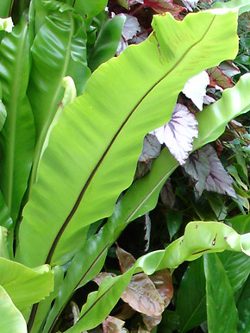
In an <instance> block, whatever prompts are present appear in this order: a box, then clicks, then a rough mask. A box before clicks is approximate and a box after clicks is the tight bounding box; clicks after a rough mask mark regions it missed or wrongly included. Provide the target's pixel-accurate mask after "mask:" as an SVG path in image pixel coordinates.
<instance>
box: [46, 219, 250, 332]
mask: <svg viewBox="0 0 250 333" xmlns="http://www.w3.org/2000/svg"><path fill="white" fill-rule="evenodd" d="M243 247H244V251H246V252H248V251H249V250H250V235H249V234H245V235H239V234H237V233H236V232H235V231H234V230H233V229H232V228H230V227H228V226H227V225H225V224H223V223H218V222H190V223H189V224H188V225H187V226H186V229H185V233H184V236H182V237H180V238H178V239H177V240H175V241H174V242H173V243H171V244H170V245H169V246H168V247H167V248H166V249H165V250H159V251H156V252H151V253H149V254H147V255H145V256H143V257H141V258H139V259H138V260H137V261H136V263H135V265H134V266H132V267H131V268H130V269H129V270H128V271H127V272H125V273H124V274H122V275H120V276H117V277H115V278H112V277H108V278H107V279H106V280H104V282H103V283H102V284H101V285H100V288H99V290H98V291H96V292H93V293H91V294H89V296H88V300H87V302H86V304H85V305H84V306H83V308H82V310H81V314H80V318H79V320H78V322H77V323H76V324H75V325H74V326H73V327H72V328H70V329H69V330H67V331H66V332H67V333H80V332H82V331H84V330H88V329H91V328H94V327H96V326H97V325H98V324H99V323H101V322H102V321H103V319H104V318H105V317H106V316H107V315H108V314H109V313H110V311H111V309H112V308H113V306H114V305H115V304H116V303H117V301H118V300H119V297H120V295H121V293H122V292H123V291H124V289H125V288H126V287H127V285H128V283H129V281H130V279H131V277H132V275H133V274H134V273H137V272H140V271H144V272H145V273H146V274H148V275H150V274H153V273H154V272H155V271H156V270H161V269H164V268H176V267H178V266H179V265H180V264H181V263H183V261H185V260H189V261H192V260H195V259H197V258H199V257H201V256H202V255H203V254H205V253H215V252H222V251H224V250H231V251H232V250H233V251H242V250H243ZM208 269H209V270H210V269H212V268H211V267H209V268H207V270H208ZM208 275H209V276H208ZM210 275H211V271H209V273H207V278H210ZM218 278H219V279H220V281H223V282H224V281H226V279H224V275H222V276H220V272H218ZM218 282H219V280H218ZM217 288H218V287H217ZM220 288H221V291H220V293H222V292H223V284H221V285H220ZM226 288H227V290H228V291H230V290H229V288H231V286H230V283H229V281H228V280H227V283H226ZM225 294H226V293H225ZM213 297H214V293H213ZM226 297H228V298H227V300H228V301H231V299H232V301H233V293H232V289H231V294H230V293H229V294H228V296H225V295H224V296H223V297H222V298H223V299H225V298H226ZM225 306H228V309H229V310H231V308H233V302H232V304H231V308H230V306H229V305H228V304H226V305H224V307H223V309H222V310H221V312H220V313H222V312H223V313H224V308H225ZM231 314H233V312H231ZM230 322H233V318H232V321H230ZM219 323H220V324H221V321H220V322H218V324H219ZM231 327H232V326H231ZM48 331H49V326H45V329H44V330H43V333H47V332H48ZM209 332H210V331H209ZM211 332H214V331H211ZM218 332H219V331H218ZM223 332H232V333H233V332H234V331H230V330H228V331H223Z"/></svg>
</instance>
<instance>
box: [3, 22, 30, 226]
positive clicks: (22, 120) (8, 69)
mask: <svg viewBox="0 0 250 333" xmlns="http://www.w3.org/2000/svg"><path fill="white" fill-rule="evenodd" d="M29 54H30V41H29V29H28V23H27V22H26V21H25V20H22V21H21V22H20V24H19V25H18V26H16V27H15V28H14V30H13V32H12V33H11V34H8V35H7V36H6V37H5V38H4V39H3V41H2V43H1V46H0V82H1V84H2V88H3V102H4V104H5V106H6V110H7V119H6V122H5V125H4V128H3V130H2V132H1V150H2V154H1V179H0V184H1V189H2V193H3V195H4V198H5V202H6V204H7V206H8V208H9V211H10V215H11V217H12V218H13V219H14V220H15V219H16V217H17V214H18V211H19V207H20V203H21V200H22V197H23V194H24V192H25V190H26V187H27V181H28V177H29V173H30V169H31V162H32V158H33V148H34V140H35V138H34V136H35V133H34V121H33V115H32V112H31V108H30V104H29V101H28V98H27V96H26V90H27V85H28V80H29V72H30V56H29Z"/></svg>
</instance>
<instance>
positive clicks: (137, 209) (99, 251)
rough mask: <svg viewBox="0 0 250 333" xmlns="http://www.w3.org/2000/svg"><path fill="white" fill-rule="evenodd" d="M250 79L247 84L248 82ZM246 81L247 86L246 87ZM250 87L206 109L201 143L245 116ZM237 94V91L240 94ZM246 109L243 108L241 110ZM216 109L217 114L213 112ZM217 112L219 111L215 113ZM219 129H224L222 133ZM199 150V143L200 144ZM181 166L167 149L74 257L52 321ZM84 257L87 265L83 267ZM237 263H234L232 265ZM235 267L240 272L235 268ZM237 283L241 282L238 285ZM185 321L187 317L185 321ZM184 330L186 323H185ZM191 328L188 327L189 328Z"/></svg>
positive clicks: (239, 220) (231, 92)
mask: <svg viewBox="0 0 250 333" xmlns="http://www.w3.org/2000/svg"><path fill="white" fill-rule="evenodd" d="M246 79H247V81H245V80H246ZM242 80H243V82H244V84H242ZM249 87H250V75H248V76H244V77H243V78H242V79H241V80H240V81H239V83H238V85H236V86H235V87H234V88H233V89H230V90H229V91H228V92H229V94H228V93H227V94H225V93H224V94H223V96H222V99H221V101H220V102H217V103H219V106H220V109H219V108H217V106H216V104H217V103H215V104H214V105H213V107H209V108H206V109H204V110H203V111H202V112H203V113H204V115H205V116H204V117H203V118H200V119H198V122H199V124H200V123H201V124H200V127H201V126H202V127H203V137H200V141H201V142H204V141H205V142H209V141H211V140H214V139H216V138H217V137H216V135H218V136H219V135H220V134H221V133H222V132H223V131H224V128H225V120H226V119H227V120H228V121H229V120H231V119H233V118H234V117H235V116H237V115H238V114H240V113H241V112H242V113H244V112H246V110H247V107H246V106H245V103H246V105H249V107H250V100H249V99H248V100H247V99H246V96H248V95H247V94H246V91H247V89H249ZM236 91H237V92H236ZM229 96H234V97H236V96H239V98H238V101H241V102H239V104H237V105H236V104H234V105H232V106H231V108H230V109H231V110H234V112H235V114H233V113H232V112H230V114H231V117H232V118H231V119H229V118H226V117H225V115H224V114H225V110H228V108H227V109H226V108H225V107H226V106H228V105H229V103H228V101H229V100H230V99H233V97H229ZM241 107H242V109H241ZM213 110H214V111H213ZM215 110H216V112H215ZM208 117H210V119H212V117H213V118H214V117H216V118H217V122H216V126H215V128H214V131H213V130H212V128H210V127H208V126H207V127H205V124H206V123H207V121H208V120H207V119H208ZM205 128H207V131H205ZM218 128H219V129H220V130H218ZM196 147H197V148H198V147H199V146H198V144H196ZM177 166H178V162H177V161H176V160H175V159H174V158H173V157H172V155H171V154H170V153H169V152H168V151H167V150H166V149H164V150H163V151H162V152H161V154H160V156H159V158H158V159H157V160H156V161H155V162H154V163H153V166H152V169H151V171H150V173H149V174H148V175H147V176H145V177H143V178H142V179H140V180H138V181H136V182H135V183H134V184H133V185H132V186H131V187H130V188H129V189H128V191H127V192H126V194H125V195H124V196H123V197H122V198H121V200H120V201H119V202H118V204H117V205H116V208H115V211H114V214H113V215H112V216H111V218H110V219H109V220H108V222H107V224H106V225H105V226H104V227H103V228H102V229H101V230H100V231H99V233H98V234H97V235H94V236H93V237H91V238H90V239H88V241H87V243H86V244H85V245H84V246H83V248H82V249H81V250H80V251H79V252H78V253H77V255H76V256H75V257H74V259H73V261H72V263H71V265H70V266H69V269H68V271H67V275H66V278H65V280H64V283H63V284H62V286H61V288H60V293H59V296H58V298H57V300H56V302H55V304H54V306H53V308H52V310H51V312H50V314H49V317H48V322H53V321H54V320H55V318H56V317H57V315H58V313H59V312H61V311H62V309H63V307H64V306H65V305H66V303H67V302H68V300H69V299H70V296H71V295H72V293H73V291H74V290H75V289H76V288H78V287H79V286H81V285H84V284H86V283H87V282H89V281H90V280H91V279H93V277H94V276H95V275H96V274H98V272H99V271H100V270H101V268H102V265H103V263H104V260H105V258H106V255H107V250H108V248H109V246H110V245H111V244H113V243H114V242H115V241H116V239H117V237H118V236H119V235H120V233H121V232H122V231H123V230H124V228H125V227H126V226H127V225H128V223H130V222H131V221H133V220H134V219H136V218H137V217H139V216H141V215H143V214H145V213H147V212H148V211H150V210H152V209H153V208H154V207H155V205H156V203H157V201H158V196H159V192H160V190H161V188H162V186H163V184H164V183H165V182H166V180H167V178H168V177H169V176H170V175H171V174H172V172H173V171H174V170H175V168H176V167H177ZM247 221H249V216H241V217H238V218H237V219H234V220H230V221H229V222H230V223H231V224H233V226H234V227H235V228H237V227H239V226H240V225H244V226H242V227H241V229H236V230H237V231H238V232H241V233H244V232H248V231H250V230H249V229H248V228H247V225H248V222H247ZM228 256H230V257H231V258H233V257H237V258H238V259H239V260H243V261H244V270H242V271H241V274H237V275H236V274H235V273H234V269H230V272H232V273H231V275H232V278H233V276H234V278H235V282H236V281H238V283H240V284H241V283H242V281H244V279H245V277H246V276H247V271H248V266H247V261H248V260H249V259H248V258H246V259H243V258H245V257H244V254H239V253H233V254H232V253H230V254H228ZM83 258H84V265H83V264H82V262H83ZM230 263H232V262H231V261H230V260H229V261H227V265H229V264H230ZM232 264H233V263H232ZM232 268H235V269H236V266H235V265H233V266H232ZM236 284H237V283H236ZM183 320H184V318H183ZM183 327H184V323H183ZM187 327H188V326H187Z"/></svg>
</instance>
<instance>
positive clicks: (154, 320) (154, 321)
mask: <svg viewBox="0 0 250 333" xmlns="http://www.w3.org/2000/svg"><path fill="white" fill-rule="evenodd" d="M161 319H162V316H161V315H160V316H156V317H150V316H147V315H142V320H143V323H144V324H145V326H146V328H147V331H148V332H151V331H152V329H153V328H154V327H155V326H157V325H158V324H160V322H161Z"/></svg>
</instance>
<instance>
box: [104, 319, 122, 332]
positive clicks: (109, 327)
mask: <svg viewBox="0 0 250 333" xmlns="http://www.w3.org/2000/svg"><path fill="white" fill-rule="evenodd" d="M124 324H125V322H124V321H123V320H120V319H118V318H116V317H112V316H108V318H107V319H106V320H105V321H104V322H103V323H102V328H103V333H123V332H124V330H123V326H124Z"/></svg>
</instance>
